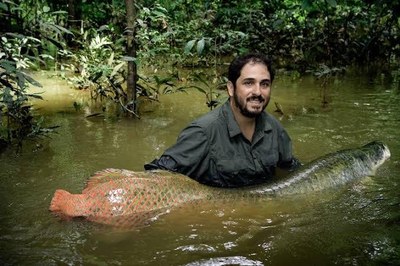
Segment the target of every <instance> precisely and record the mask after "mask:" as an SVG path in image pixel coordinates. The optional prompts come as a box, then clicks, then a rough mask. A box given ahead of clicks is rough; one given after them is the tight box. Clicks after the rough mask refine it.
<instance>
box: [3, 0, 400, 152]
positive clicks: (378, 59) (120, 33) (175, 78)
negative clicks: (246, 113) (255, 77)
mask: <svg viewBox="0 0 400 266" xmlns="http://www.w3.org/2000/svg"><path fill="white" fill-rule="evenodd" d="M399 14H400V0H315V1H312V0H270V1H260V0H246V1H244V0H234V1H226V0H209V1H200V0H174V1H171V0H159V1H148V0H142V1H133V0H125V1H123V0H106V1H100V0H93V1H86V0H64V1H58V0H57V1H56V0H14V1H10V0H0V16H1V19H0V34H1V37H0V150H1V149H4V148H5V147H7V146H13V145H15V146H16V147H21V145H22V142H23V140H25V139H31V138H37V137H40V136H42V135H46V134H48V133H50V132H52V131H53V130H54V129H55V127H52V126H46V123H45V121H44V119H43V117H39V116H37V115H36V114H34V112H33V110H32V106H31V105H30V104H29V100H30V99H31V98H39V99H41V98H42V97H41V96H40V95H39V94H34V93H29V91H28V86H29V84H31V85H35V86H40V84H39V83H38V82H37V81H35V80H34V78H32V77H31V75H30V73H32V71H35V70H43V69H44V70H56V73H58V75H60V76H61V77H62V78H64V79H66V80H67V81H68V82H70V83H71V84H73V86H74V87H75V88H76V89H81V90H88V91H89V92H90V95H91V97H92V98H93V99H97V100H107V101H113V102H115V104H116V105H117V106H118V107H119V108H118V109H119V113H120V114H125V115H130V116H133V117H140V109H139V106H140V104H142V103H143V102H144V101H146V100H150V101H158V100H159V95H160V94H164V93H173V92H180V91H187V90H189V89H196V90H198V91H200V92H201V93H203V94H204V95H205V98H206V104H207V105H208V106H209V107H210V109H212V108H213V107H215V106H216V105H217V104H218V99H219V98H218V97H219V96H220V95H221V91H220V90H219V88H220V87H221V85H222V84H224V83H225V81H226V77H225V73H224V71H225V69H226V64H227V62H229V61H230V60H231V59H232V57H233V56H236V55H238V54H243V53H245V52H249V51H253V52H261V53H265V54H268V55H269V56H270V57H271V58H272V59H273V61H274V65H275V66H276V68H277V69H278V70H279V71H281V72H284V73H286V74H289V75H292V76H293V77H300V76H302V75H306V74H313V75H316V76H317V77H318V78H321V79H323V84H325V85H326V84H327V82H328V81H329V78H330V77H332V76H333V75H341V74H343V73H346V71H348V70H349V69H353V70H356V71H360V72H368V73H369V74H370V75H372V76H377V75H381V76H383V77H384V78H385V79H388V80H389V82H398V79H399V68H400V67H399V66H400V64H399V56H400V44H399V43H400V40H399V32H400V19H399ZM188 70H189V71H188Z"/></svg>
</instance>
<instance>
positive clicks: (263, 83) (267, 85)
mask: <svg viewBox="0 0 400 266" xmlns="http://www.w3.org/2000/svg"><path fill="white" fill-rule="evenodd" d="M261 86H262V87H265V88H266V87H269V86H270V83H269V82H262V83H261Z"/></svg>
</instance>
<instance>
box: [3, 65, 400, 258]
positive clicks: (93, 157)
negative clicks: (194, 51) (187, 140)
mask: <svg viewBox="0 0 400 266" xmlns="http://www.w3.org/2000/svg"><path fill="white" fill-rule="evenodd" d="M46 75H47V74H46V73H45V74H42V75H41V76H40V75H39V76H38V78H39V79H40V80H41V82H42V83H43V85H44V86H45V89H46V94H45V95H44V96H45V99H46V100H47V101H44V102H37V103H35V106H36V108H37V109H38V111H39V112H41V113H44V114H46V117H47V118H48V119H49V120H50V122H52V123H55V124H58V125H60V126H61V127H60V129H59V130H58V134H55V135H53V136H52V138H51V139H46V140H45V141H44V145H43V147H38V148H35V146H34V145H26V146H25V149H24V151H23V152H22V154H21V155H19V156H16V155H15V154H14V153H12V152H9V151H7V152H5V153H3V154H1V155H0V169H1V170H0V180H1V183H0V197H1V198H0V210H1V216H0V225H1V229H0V263H1V264H3V265H399V264H400V255H399V254H400V205H399V204H400V199H399V196H400V192H399V191H400V159H399V154H400V140H399V132H400V107H399V100H400V91H399V89H398V85H397V84H396V83H389V84H386V83H385V82H384V80H382V79H380V78H374V79H373V80H371V79H368V78H366V77H360V76H357V77H346V78H343V77H342V78H339V79H337V80H336V81H335V82H334V83H333V84H332V85H331V86H330V88H329V94H328V96H329V97H328V99H329V101H330V103H329V104H328V106H326V107H322V105H321V90H320V87H319V83H318V81H315V80H313V79H312V78H304V79H302V80H291V79H290V78H283V77H278V78H277V80H276V83H275V84H274V88H273V99H272V100H271V104H270V107H269V108H268V109H269V111H270V112H273V111H274V110H275V107H274V102H275V101H276V102H278V103H279V104H280V105H281V106H282V108H283V110H284V112H285V115H284V116H280V115H278V114H276V115H277V117H279V118H280V119H281V121H282V123H283V125H284V126H285V127H286V128H287V130H288V131H289V133H290V135H291V136H292V139H293V144H294V151H295V154H296V155H297V157H298V158H299V159H300V160H301V161H303V162H307V161H310V160H312V159H314V158H317V157H319V156H321V155H323V154H325V153H328V152H332V151H336V150H338V149H342V148H349V147H356V146H360V145H363V144H365V143H367V142H369V141H372V140H375V139H378V140H381V141H383V142H385V143H386V144H387V145H388V146H389V148H390V150H391V153H392V157H391V159H390V160H389V161H388V162H386V163H385V164H384V165H383V166H382V167H381V168H380V169H379V170H378V172H377V174H376V176H374V177H366V178H364V179H362V180H360V181H358V182H356V183H354V184H349V185H348V186H345V187H341V188H337V189H334V190H328V191H324V192H323V193H315V194H309V195H299V196H295V197H291V198H276V199H266V200H265V201H262V202H245V201H244V202H225V203H223V204H221V205H218V206H216V205H214V206H213V205H210V206H202V207H199V208H198V209H193V208H192V209H187V208H181V209H177V210H172V211H171V212H170V213H169V214H167V215H165V216H161V217H160V218H159V219H158V220H157V221H155V222H154V223H153V224H151V225H150V226H147V227H143V228H137V229H133V230H122V229H115V228H109V227H104V226H100V225H96V224H92V223H89V222H86V221H84V220H72V221H64V220H61V219H60V218H58V217H56V216H54V215H53V214H51V213H49V212H48V206H49V203H50V200H51V197H52V194H53V192H54V191H55V189H57V188H64V189H66V190H69V191H71V192H73V193H80V191H81V190H82V189H83V187H84V183H85V180H86V179H87V178H88V177H89V176H90V175H91V174H93V173H94V172H95V171H98V170H101V169H103V168H107V167H113V168H126V169H129V170H136V171H139V170H142V166H143V164H144V163H146V162H148V161H150V160H152V159H153V158H154V157H156V156H159V155H160V154H161V153H162V151H163V150H164V149H165V148H167V147H168V146H169V145H171V144H173V143H174V141H175V139H176V137H177V134H178V133H179V131H180V130H181V129H182V128H183V127H184V126H185V125H186V124H187V123H188V122H189V121H191V120H192V119H194V118H195V117H198V116H200V115H201V114H203V113H205V112H207V111H208V109H207V107H206V105H205V98H204V96H203V95H201V94H197V93H190V94H176V95H168V96H164V97H162V99H161V103H160V104H158V105H154V106H146V110H147V111H148V112H145V113H144V114H143V116H142V119H141V120H130V119H114V118H112V117H109V116H107V115H99V116H95V117H91V118H85V115H84V114H89V113H92V112H93V111H94V109H93V108H92V107H89V106H85V105H83V106H82V110H81V111H80V112H76V111H75V110H74V108H73V107H72V102H73V101H77V102H78V103H82V102H83V98H84V96H83V95H82V94H80V93H79V92H76V91H71V90H68V89H67V86H66V85H65V84H64V83H63V82H62V81H59V80H57V79H54V78H48V77H47V76H46ZM34 148H35V151H34V152H31V149H34Z"/></svg>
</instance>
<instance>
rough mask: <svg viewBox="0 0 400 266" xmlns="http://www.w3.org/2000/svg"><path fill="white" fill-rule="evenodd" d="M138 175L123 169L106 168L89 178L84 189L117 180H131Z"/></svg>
mask: <svg viewBox="0 0 400 266" xmlns="http://www.w3.org/2000/svg"><path fill="white" fill-rule="evenodd" d="M137 176H138V175H137V174H136V173H135V172H132V171H129V170H125V169H114V168H107V169H104V170H101V171H98V172H96V173H95V174H94V175H93V176H91V177H89V179H88V181H87V183H86V188H85V189H91V188H93V187H95V186H97V185H99V184H102V183H106V182H109V181H111V180H118V179H123V178H133V177H137Z"/></svg>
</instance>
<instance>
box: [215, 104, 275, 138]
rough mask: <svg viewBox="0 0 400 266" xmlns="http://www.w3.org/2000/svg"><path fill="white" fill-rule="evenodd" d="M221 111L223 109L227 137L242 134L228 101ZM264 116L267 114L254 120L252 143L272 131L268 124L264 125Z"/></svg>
mask: <svg viewBox="0 0 400 266" xmlns="http://www.w3.org/2000/svg"><path fill="white" fill-rule="evenodd" d="M222 109H223V113H224V115H225V118H226V119H227V125H228V132H229V137H231V138H233V137H235V136H237V135H239V134H242V132H241V131H240V128H239V125H238V123H237V122H236V120H235V116H234V115H233V111H232V108H231V106H230V102H229V99H228V100H227V101H226V102H225V104H224V105H223V106H222ZM266 115H267V114H266V113H265V112H263V113H262V114H261V115H260V116H258V117H257V118H256V130H255V132H254V137H253V140H254V141H257V140H258V139H259V138H262V136H263V135H264V132H267V131H270V130H272V127H271V125H270V124H269V123H266V119H265V116H266Z"/></svg>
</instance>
